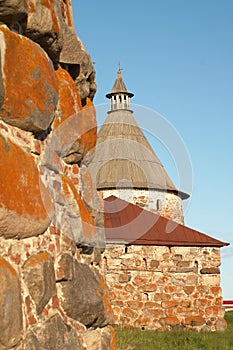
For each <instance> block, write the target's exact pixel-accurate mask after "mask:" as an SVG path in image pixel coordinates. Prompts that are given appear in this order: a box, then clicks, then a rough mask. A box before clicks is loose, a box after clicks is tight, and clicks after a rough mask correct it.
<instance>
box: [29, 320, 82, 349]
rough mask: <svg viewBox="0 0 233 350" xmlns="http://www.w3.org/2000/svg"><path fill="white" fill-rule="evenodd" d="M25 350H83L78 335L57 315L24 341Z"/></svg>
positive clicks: (36, 328)
mask: <svg viewBox="0 0 233 350" xmlns="http://www.w3.org/2000/svg"><path fill="white" fill-rule="evenodd" d="M23 345H24V347H23V349H25V350H82V349H83V348H82V347H81V345H80V342H79V339H78V335H77V333H76V332H75V330H74V329H72V328H71V327H69V326H68V325H66V324H65V323H64V322H63V321H62V319H61V317H60V316H59V315H58V314H56V315H54V316H52V317H51V318H50V319H48V320H47V321H46V322H45V323H43V324H41V325H40V326H39V327H35V328H34V329H33V331H29V332H28V334H27V336H26V339H25V341H24V344H23Z"/></svg>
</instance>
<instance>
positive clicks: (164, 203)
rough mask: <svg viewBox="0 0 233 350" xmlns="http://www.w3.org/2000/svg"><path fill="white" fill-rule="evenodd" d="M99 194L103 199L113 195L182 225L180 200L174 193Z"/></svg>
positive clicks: (132, 191)
mask: <svg viewBox="0 0 233 350" xmlns="http://www.w3.org/2000/svg"><path fill="white" fill-rule="evenodd" d="M99 192H100V193H101V195H102V196H103V198H104V199H105V198H108V197H110V196H111V195H113V196H116V197H118V198H120V199H123V200H125V201H127V202H130V203H132V204H135V205H138V206H140V207H142V208H143V209H146V210H149V211H151V212H153V213H156V214H158V215H161V216H163V217H165V218H167V219H169V220H173V221H175V222H177V223H179V224H182V225H183V224H184V216H183V206H182V199H181V198H180V197H179V196H177V195H176V194H174V193H170V192H165V191H158V190H151V189H149V190H143V189H106V190H101V191H99Z"/></svg>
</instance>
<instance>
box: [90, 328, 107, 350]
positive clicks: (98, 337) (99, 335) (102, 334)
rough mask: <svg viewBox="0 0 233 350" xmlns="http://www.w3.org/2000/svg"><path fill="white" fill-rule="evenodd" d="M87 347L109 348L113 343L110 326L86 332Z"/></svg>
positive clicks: (103, 349)
mask: <svg viewBox="0 0 233 350" xmlns="http://www.w3.org/2000/svg"><path fill="white" fill-rule="evenodd" d="M84 339H85V341H86V344H87V348H88V349H91V350H109V349H111V348H112V347H111V345H112V341H113V339H112V332H111V330H110V329H109V328H108V327H105V328H102V329H100V328H98V329H95V330H89V331H87V332H86V333H85V334H84Z"/></svg>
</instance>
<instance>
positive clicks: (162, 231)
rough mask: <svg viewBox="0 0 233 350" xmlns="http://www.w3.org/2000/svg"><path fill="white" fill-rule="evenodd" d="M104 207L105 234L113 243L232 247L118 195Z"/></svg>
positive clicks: (110, 198) (105, 203)
mask: <svg viewBox="0 0 233 350" xmlns="http://www.w3.org/2000/svg"><path fill="white" fill-rule="evenodd" d="M104 207H105V214H104V215H105V232H106V239H107V241H109V242H113V243H117V242H118V243H125V244H135V245H168V246H203V247H223V246H227V245H229V243H225V242H221V241H219V240H217V239H215V238H213V237H210V236H207V235H206V234H204V233H201V232H198V231H196V230H193V229H191V228H189V227H187V226H184V225H180V224H178V223H176V222H174V221H171V220H168V219H166V218H164V217H161V216H159V215H157V214H155V213H152V212H149V211H147V210H144V209H142V208H140V207H139V206H137V205H134V204H131V203H129V202H126V201H124V200H122V199H119V198H117V197H115V196H110V197H108V198H106V199H105V200H104Z"/></svg>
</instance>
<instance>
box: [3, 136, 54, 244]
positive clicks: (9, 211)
mask: <svg viewBox="0 0 233 350" xmlns="http://www.w3.org/2000/svg"><path fill="white" fill-rule="evenodd" d="M0 154H1V157H0V236H3V237H4V238H7V239H9V238H26V237H32V236H37V235H39V234H42V233H44V232H45V231H46V229H47V228H48V226H49V224H50V222H51V219H50V216H49V210H51V212H50V214H51V213H52V210H53V206H52V203H51V200H50V198H49V195H48V192H47V189H46V188H45V187H44V185H43V184H42V183H40V175H39V172H38V169H37V166H36V164H35V161H34V158H33V156H32V155H31V154H28V153H26V152H25V151H24V150H23V149H22V148H20V147H19V146H18V145H16V144H14V143H13V142H12V141H11V140H10V139H8V138H6V137H4V136H3V135H0ZM45 208H46V209H45ZM51 215H52V214H51Z"/></svg>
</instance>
